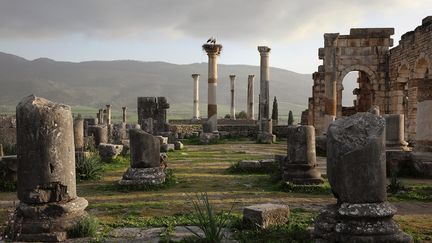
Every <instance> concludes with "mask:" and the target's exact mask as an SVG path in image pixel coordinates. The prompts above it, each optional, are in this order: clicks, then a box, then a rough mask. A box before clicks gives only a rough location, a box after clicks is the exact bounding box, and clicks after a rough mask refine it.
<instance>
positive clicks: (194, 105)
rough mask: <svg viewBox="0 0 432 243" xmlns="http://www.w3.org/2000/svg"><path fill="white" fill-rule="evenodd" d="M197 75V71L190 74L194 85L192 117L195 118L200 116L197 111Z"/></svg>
mask: <svg viewBox="0 0 432 243" xmlns="http://www.w3.org/2000/svg"><path fill="white" fill-rule="evenodd" d="M199 77H200V75H199V74H197V73H194V74H192V78H193V82H194V86H193V94H194V96H193V117H192V119H194V120H197V119H199V118H200V113H199Z"/></svg>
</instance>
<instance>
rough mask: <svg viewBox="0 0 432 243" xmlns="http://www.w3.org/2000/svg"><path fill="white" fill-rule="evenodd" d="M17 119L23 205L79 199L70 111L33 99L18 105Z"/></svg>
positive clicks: (20, 187)
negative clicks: (77, 195)
mask: <svg viewBox="0 0 432 243" xmlns="http://www.w3.org/2000/svg"><path fill="white" fill-rule="evenodd" d="M16 116H17V142H18V146H17V152H18V167H19V168H20V169H19V170H18V198H19V199H20V201H21V202H24V203H30V204H32V203H48V202H60V201H69V200H71V199H73V198H75V197H76V187H75V147H74V138H73V124H72V123H73V122H72V113H71V109H70V107H69V106H66V105H63V104H57V103H53V102H51V101H49V100H46V99H43V98H38V97H35V96H33V95H31V96H28V97H26V98H24V99H23V100H22V101H21V102H20V103H19V104H18V106H17V109H16Z"/></svg>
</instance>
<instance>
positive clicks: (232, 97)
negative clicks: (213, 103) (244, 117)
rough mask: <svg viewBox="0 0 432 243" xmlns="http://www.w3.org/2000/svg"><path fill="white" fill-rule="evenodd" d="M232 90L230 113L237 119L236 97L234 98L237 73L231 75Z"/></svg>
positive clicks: (232, 117)
mask: <svg viewBox="0 0 432 243" xmlns="http://www.w3.org/2000/svg"><path fill="white" fill-rule="evenodd" d="M229 78H230V87H231V89H230V91H231V106H230V115H231V119H233V120H235V119H236V117H235V98H234V82H235V78H236V76H235V75H230V76H229Z"/></svg>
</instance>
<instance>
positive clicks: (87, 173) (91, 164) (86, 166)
mask: <svg viewBox="0 0 432 243" xmlns="http://www.w3.org/2000/svg"><path fill="white" fill-rule="evenodd" d="M75 169H76V177H77V179H79V180H95V179H99V178H100V177H101V176H102V172H103V165H102V163H101V159H100V157H99V155H98V154H96V153H92V154H91V155H90V156H89V157H82V158H79V159H77V160H76V164H75Z"/></svg>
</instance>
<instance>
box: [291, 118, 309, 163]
mask: <svg viewBox="0 0 432 243" xmlns="http://www.w3.org/2000/svg"><path fill="white" fill-rule="evenodd" d="M287 141H288V143H287V144H288V153H287V160H288V161H289V163H293V164H316V153H315V128H314V127H313V126H289V127H288V140H287Z"/></svg>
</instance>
